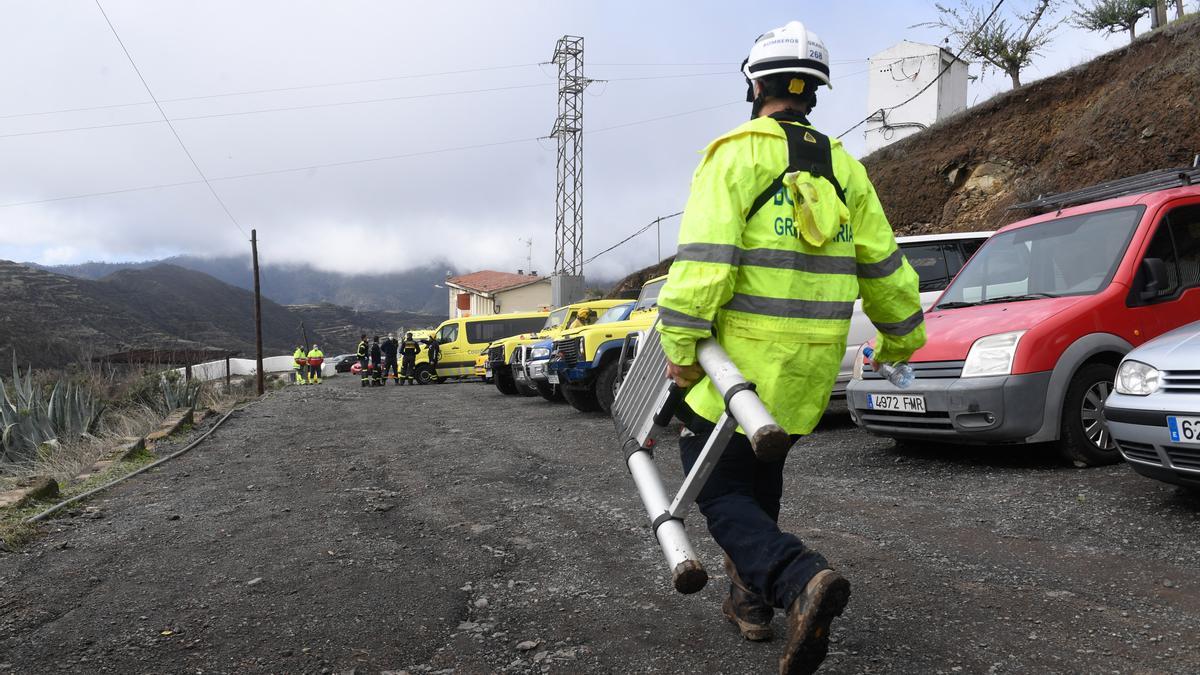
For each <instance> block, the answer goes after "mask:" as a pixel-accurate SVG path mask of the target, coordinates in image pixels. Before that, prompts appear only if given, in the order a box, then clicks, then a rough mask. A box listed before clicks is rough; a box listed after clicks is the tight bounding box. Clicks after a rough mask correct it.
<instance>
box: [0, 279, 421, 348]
mask: <svg viewBox="0 0 1200 675" xmlns="http://www.w3.org/2000/svg"><path fill="white" fill-rule="evenodd" d="M0 297H2V298H4V301H3V303H2V304H0V355H3V358H4V359H8V358H10V354H13V353H15V354H16V357H17V360H18V361H19V362H21V363H30V364H33V365H34V366H37V367H53V366H58V365H62V364H64V363H68V362H72V361H76V360H79V359H86V358H89V357H91V356H97V355H102V354H106V353H111V352H116V351H121V350H125V349H130V348H204V349H228V350H232V351H240V352H242V353H244V354H253V353H254V319H253V317H254V304H253V303H254V296H253V294H252V293H251V292H249V291H246V290H244V289H241V288H236V287H234V286H231V285H229V284H226V283H223V282H221V281H219V280H217V279H215V278H213V277H211V276H209V275H207V274H202V273H200V272H196V271H193V270H187V269H184V268H182V267H177V266H174V265H157V266H155V267H150V268H147V269H125V270H120V271H118V272H115V273H113V274H110V275H108V276H106V277H103V278H101V279H98V280H89V279H79V278H73V277H68V276H64V275H60V274H53V273H50V272H46V271H44V270H38V269H33V268H30V267H27V266H24V265H20V264H17V263H12V262H7V261H0ZM262 310H263V346H264V348H265V349H267V350H268V351H270V352H275V353H278V352H281V351H283V352H290V351H291V350H292V349H293V348H294V347H295V344H296V342H297V341H299V340H301V339H302V330H301V322H303V324H304V328H305V329H307V332H308V336H309V339H310V340H317V341H320V342H323V344H322V348H323V349H324V350H325V351H326V353H328V354H333V353H336V352H342V351H352V350H353V345H354V343H355V342H356V341H357V335H358V333H359V332H360V331H366V332H368V333H386V332H389V331H396V330H399V329H401V328H402V327H427V326H430V325H435V324H436V323H437V322H438V319H437V317H431V316H426V315H418V314H412V313H408V312H378V311H368V312H359V311H355V310H353V309H349V308H346V307H338V306H336V305H328V304H327V305H315V306H297V307H290V306H285V305H280V304H276V303H275V302H272V301H270V300H267V299H264V300H263V303H262Z"/></svg>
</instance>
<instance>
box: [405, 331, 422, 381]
mask: <svg viewBox="0 0 1200 675" xmlns="http://www.w3.org/2000/svg"><path fill="white" fill-rule="evenodd" d="M419 353H421V343H420V342H417V341H416V340H414V339H413V336H412V333H408V334H406V335H405V336H404V342H402V343H400V354H401V355H403V357H404V362H403V367H402V368H401V369H400V377H401V378H403V379H404V382H405V384H416V383H417V374H416V370H417V354H419Z"/></svg>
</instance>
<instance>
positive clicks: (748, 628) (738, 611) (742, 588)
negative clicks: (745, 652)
mask: <svg viewBox="0 0 1200 675" xmlns="http://www.w3.org/2000/svg"><path fill="white" fill-rule="evenodd" d="M725 572H726V573H727V574H728V575H729V597H727V598H725V602H724V603H722V604H721V613H722V614H724V615H725V618H726V619H729V623H732V624H733V625H735V626H737V628H738V631H739V632H741V634H742V637H744V638H746V639H747V640H750V641H752V642H763V641H765V640H770V639H771V638H772V637H774V636H775V633H774V632H773V631H772V630H771V619H772V618H773V617H774V616H775V608H773V607H771V604H770V603H769V602H767V601H766V600H764V599H763V597H762V596H761V595H758V594H757V593H755V592H753V591H751V590H750V589H749V588H746V584H744V583H742V579H741V577H739V576H738V573H737V569H736V568H735V567H734V566H733V561H732V560H730V559H729V556H725Z"/></svg>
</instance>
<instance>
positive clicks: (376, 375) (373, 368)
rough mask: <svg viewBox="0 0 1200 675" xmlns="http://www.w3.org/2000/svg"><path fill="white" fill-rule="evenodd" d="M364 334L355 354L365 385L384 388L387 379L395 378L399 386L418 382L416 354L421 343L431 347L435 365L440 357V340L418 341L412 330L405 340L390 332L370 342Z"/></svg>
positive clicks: (430, 351) (430, 359)
mask: <svg viewBox="0 0 1200 675" xmlns="http://www.w3.org/2000/svg"><path fill="white" fill-rule="evenodd" d="M361 337H362V339H361V341H359V343H358V351H357V353H356V355H357V356H358V366H359V375H360V376H361V377H362V386H364V387H382V386H384V385H386V384H387V381H388V380H395V382H396V385H397V386H399V385H401V384H417V355H418V354H420V353H421V344H422V342H423V343H424V344H425V345H426V347H427V349H428V352H429V363H430V364H431V365H433V366H436V365H437V362H438V358H439V357H440V356H441V345H439V344H438V342H437V340H434V339H432V338H427V339H425V340H417V339H416V338H414V337H413V334H412V333H405V334H404V339H402V340H397V339H396V336H395V335H390V334H389V335H388V336H387V337H385V338H384V339H383V341H382V342H380V340H379V336H378V335H376V336H374V337H373V338H372V339H371V341H370V342H367V336H366V334H365V333H364V334H363V335H362V336H361Z"/></svg>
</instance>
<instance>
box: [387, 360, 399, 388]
mask: <svg viewBox="0 0 1200 675" xmlns="http://www.w3.org/2000/svg"><path fill="white" fill-rule="evenodd" d="M389 377H390V378H392V379H393V380H395V381H396V384H400V374H399V372H397V370H396V359H394V358H392V357H390V356H385V357H383V383H384V384H387V379H388V378H389Z"/></svg>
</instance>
